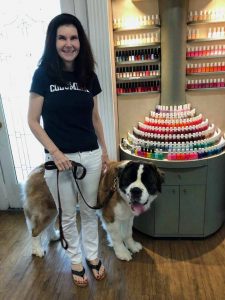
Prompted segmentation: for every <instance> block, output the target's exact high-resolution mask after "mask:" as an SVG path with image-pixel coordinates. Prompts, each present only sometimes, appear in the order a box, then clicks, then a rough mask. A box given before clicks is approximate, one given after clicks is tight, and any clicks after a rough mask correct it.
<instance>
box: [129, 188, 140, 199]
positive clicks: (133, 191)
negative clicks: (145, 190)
mask: <svg viewBox="0 0 225 300" xmlns="http://www.w3.org/2000/svg"><path fill="white" fill-rule="evenodd" d="M130 192H131V195H132V196H133V197H135V198H137V197H140V196H141V194H142V190H141V189H139V188H138V187H135V188H132V189H131V190H130Z"/></svg>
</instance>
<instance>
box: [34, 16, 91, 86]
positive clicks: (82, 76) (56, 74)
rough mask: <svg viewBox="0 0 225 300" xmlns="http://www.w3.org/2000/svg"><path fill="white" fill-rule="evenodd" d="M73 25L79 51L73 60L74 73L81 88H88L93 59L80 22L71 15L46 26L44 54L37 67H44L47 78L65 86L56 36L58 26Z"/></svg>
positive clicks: (61, 17)
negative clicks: (75, 30) (78, 42)
mask: <svg viewBox="0 0 225 300" xmlns="http://www.w3.org/2000/svg"><path fill="white" fill-rule="evenodd" d="M62 25H74V26H75V27H76V29H77V32H78V37H79V41H80V51H79V54H78V56H77V57H76V59H75V60H74V72H76V77H77V79H78V84H79V85H80V86H81V87H84V88H86V87H88V82H89V79H90V78H91V76H92V74H93V71H94V64H95V61H94V57H93V54H92V50H91V46H90V43H89V41H88V38H87V36H86V33H85V31H84V29H83V26H82V25H81V23H80V21H79V20H78V19H77V18H76V17H75V16H73V15H70V14H66V13H64V14H60V15H58V16H56V17H55V18H54V19H52V21H51V22H50V23H49V25H48V29H47V34H46V39H45V47H44V53H43V55H42V57H41V59H40V61H39V65H41V66H45V67H46V68H47V72H48V74H49V76H50V77H51V78H52V79H54V80H55V81H56V83H58V84H65V81H64V80H63V73H62V72H63V62H62V59H61V58H60V56H59V55H58V53H57V50H56V34H57V29H58V27H59V26H62Z"/></svg>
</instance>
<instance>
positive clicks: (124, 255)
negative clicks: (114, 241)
mask: <svg viewBox="0 0 225 300" xmlns="http://www.w3.org/2000/svg"><path fill="white" fill-rule="evenodd" d="M114 250H115V254H116V257H117V258H119V259H121V260H126V261H130V260H131V259H132V256H131V253H130V251H129V250H128V249H127V248H126V247H125V246H123V247H120V248H117V249H115V248H114Z"/></svg>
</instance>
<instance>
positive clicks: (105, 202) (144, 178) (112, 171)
mask: <svg viewBox="0 0 225 300" xmlns="http://www.w3.org/2000/svg"><path fill="white" fill-rule="evenodd" d="M115 180H117V183H116V184H117V188H116V190H115V191H114V193H113V194H112V196H111V197H110V199H108V195H109V189H110V187H112V186H113V184H115ZM163 182H164V173H163V172H162V171H161V170H159V169H158V168H157V167H156V166H155V165H154V164H152V163H143V162H140V161H136V162H135V161H123V162H111V163H110V164H109V168H108V170H107V172H106V173H105V174H103V175H102V178H101V180H100V184H99V189H98V204H99V205H102V206H103V208H102V209H101V214H100V217H101V220H102V223H103V227H104V229H105V230H106V232H107V234H108V239H109V241H110V243H111V245H112V247H113V248H114V252H115V254H116V256H117V258H119V259H121V260H126V261H130V260H131V259H132V254H133V253H137V252H139V251H140V250H141V249H142V245H141V244H140V243H139V242H136V241H134V240H133V237H132V227H133V220H134V217H135V216H138V215H140V214H142V213H144V212H145V211H147V210H148V209H150V207H151V204H152V202H153V201H154V200H155V199H156V197H157V195H158V193H160V192H161V184H162V183H163Z"/></svg>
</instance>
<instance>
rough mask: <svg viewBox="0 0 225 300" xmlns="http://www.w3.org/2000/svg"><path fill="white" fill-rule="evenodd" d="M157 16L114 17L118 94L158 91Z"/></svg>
mask: <svg viewBox="0 0 225 300" xmlns="http://www.w3.org/2000/svg"><path fill="white" fill-rule="evenodd" d="M159 27H160V21H159V16H158V15H157V14H156V15H144V16H136V17H134V16H130V17H129V16H126V17H121V18H114V19H113V29H114V46H115V60H116V83H117V94H118V95H126V94H129V95H131V94H135V93H153V92H154V93H158V92H159V91H160V69H161V66H160V58H161V49H160V32H159Z"/></svg>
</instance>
